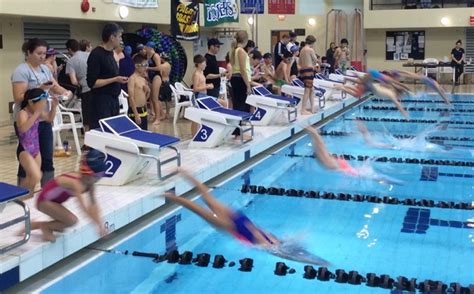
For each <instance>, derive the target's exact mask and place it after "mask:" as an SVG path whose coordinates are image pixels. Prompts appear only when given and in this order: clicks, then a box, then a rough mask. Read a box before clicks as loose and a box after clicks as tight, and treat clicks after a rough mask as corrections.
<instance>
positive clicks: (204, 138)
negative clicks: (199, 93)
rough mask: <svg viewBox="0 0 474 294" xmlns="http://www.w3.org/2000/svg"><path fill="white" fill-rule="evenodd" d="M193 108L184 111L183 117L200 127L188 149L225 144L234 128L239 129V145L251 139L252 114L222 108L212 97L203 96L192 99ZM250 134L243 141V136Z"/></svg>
mask: <svg viewBox="0 0 474 294" xmlns="http://www.w3.org/2000/svg"><path fill="white" fill-rule="evenodd" d="M193 104H194V107H188V108H186V110H185V113H184V117H186V118H187V119H189V120H191V121H194V122H195V123H197V124H199V125H201V127H200V129H199V131H198V132H197V133H196V135H194V137H193V139H192V140H191V143H189V146H190V147H215V146H218V145H220V144H222V143H224V142H225V139H226V138H227V137H228V136H229V135H230V134H231V133H232V131H234V130H235V129H236V128H238V129H240V140H241V143H246V142H248V141H250V140H252V138H253V125H252V123H251V121H250V119H251V117H252V114H251V113H248V112H243V111H238V110H233V109H228V108H224V107H222V106H221V105H220V104H219V103H218V102H217V101H216V99H215V98H214V97H211V96H203V97H200V98H198V99H196V98H195V99H193ZM246 133H250V135H251V136H250V138H249V139H247V140H244V134H246Z"/></svg>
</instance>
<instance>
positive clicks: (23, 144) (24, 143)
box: [17, 111, 40, 158]
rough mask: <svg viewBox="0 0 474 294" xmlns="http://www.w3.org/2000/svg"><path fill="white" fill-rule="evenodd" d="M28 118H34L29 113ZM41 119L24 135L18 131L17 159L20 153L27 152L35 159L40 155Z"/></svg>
mask: <svg viewBox="0 0 474 294" xmlns="http://www.w3.org/2000/svg"><path fill="white" fill-rule="evenodd" d="M26 113H28V118H30V117H31V116H32V114H30V113H29V112H28V111H27V112H26ZM39 122H40V120H39V118H38V119H36V120H35V122H34V123H33V125H32V126H31V127H30V128H29V129H28V130H26V132H24V133H22V132H20V130H18V140H19V143H18V148H17V157H19V156H20V153H21V152H23V151H26V152H28V153H30V154H31V156H33V158H35V157H36V156H37V155H38V154H39V153H40V146H39V135H38V125H39Z"/></svg>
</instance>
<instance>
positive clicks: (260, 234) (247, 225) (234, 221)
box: [165, 169, 280, 247]
mask: <svg viewBox="0 0 474 294" xmlns="http://www.w3.org/2000/svg"><path fill="white" fill-rule="evenodd" d="M180 173H181V174H182V175H183V176H184V177H185V178H186V179H187V180H188V181H190V182H191V183H193V184H194V185H195V186H196V188H197V189H198V190H199V192H200V193H201V195H202V197H203V200H204V202H205V203H206V204H207V206H209V208H210V209H206V208H204V207H202V206H199V205H197V204H196V203H194V202H193V201H191V200H189V199H186V198H183V197H178V196H176V195H174V194H173V193H165V197H166V198H167V199H169V200H171V201H173V202H176V203H179V204H181V205H183V206H184V207H186V208H188V209H190V210H191V211H193V212H194V213H196V214H198V215H199V216H200V217H202V218H204V219H205V220H206V221H207V222H209V223H210V224H212V225H213V226H215V227H216V228H218V229H221V230H224V231H227V232H228V233H229V234H231V235H233V236H234V237H235V238H236V239H238V240H239V241H242V242H244V243H246V244H249V245H258V246H262V247H271V246H273V245H278V244H280V240H278V239H277V238H276V237H275V236H273V235H272V234H270V233H268V232H265V231H263V230H261V229H260V228H258V227H257V226H256V225H254V224H253V223H252V221H251V220H250V219H248V218H247V216H245V214H244V213H243V212H241V211H238V210H237V211H235V210H232V209H231V208H229V207H227V206H225V205H223V204H222V203H220V202H219V201H217V200H216V199H215V198H214V197H213V196H212V195H211V194H210V193H209V189H208V187H207V186H206V185H204V184H203V183H201V182H199V181H198V180H197V179H195V178H194V177H193V176H191V175H190V174H189V173H188V172H186V171H184V170H182V169H180Z"/></svg>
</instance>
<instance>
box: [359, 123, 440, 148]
mask: <svg viewBox="0 0 474 294" xmlns="http://www.w3.org/2000/svg"><path fill="white" fill-rule="evenodd" d="M356 123H357V129H358V130H359V131H360V133H361V134H362V137H363V138H364V141H365V143H366V144H367V145H370V146H373V147H376V148H383V149H393V150H406V151H415V152H446V148H444V147H443V146H441V145H438V144H434V143H431V142H428V141H426V139H425V138H426V136H428V134H430V133H432V132H434V131H435V130H436V129H437V128H438V127H435V128H432V127H430V128H428V129H426V130H424V131H423V132H421V133H420V134H418V135H416V136H415V137H413V138H396V137H394V136H392V135H390V134H378V135H375V136H373V135H372V134H371V133H370V132H369V130H368V129H367V127H366V126H365V125H364V123H363V122H362V121H360V120H357V121H356Z"/></svg>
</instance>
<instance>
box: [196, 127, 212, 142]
mask: <svg viewBox="0 0 474 294" xmlns="http://www.w3.org/2000/svg"><path fill="white" fill-rule="evenodd" d="M212 132H213V130H212V129H211V128H210V127H208V126H205V125H201V129H199V131H198V132H197V134H196V136H194V141H198V142H206V141H207V139H209V137H210V136H211V134H212Z"/></svg>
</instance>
